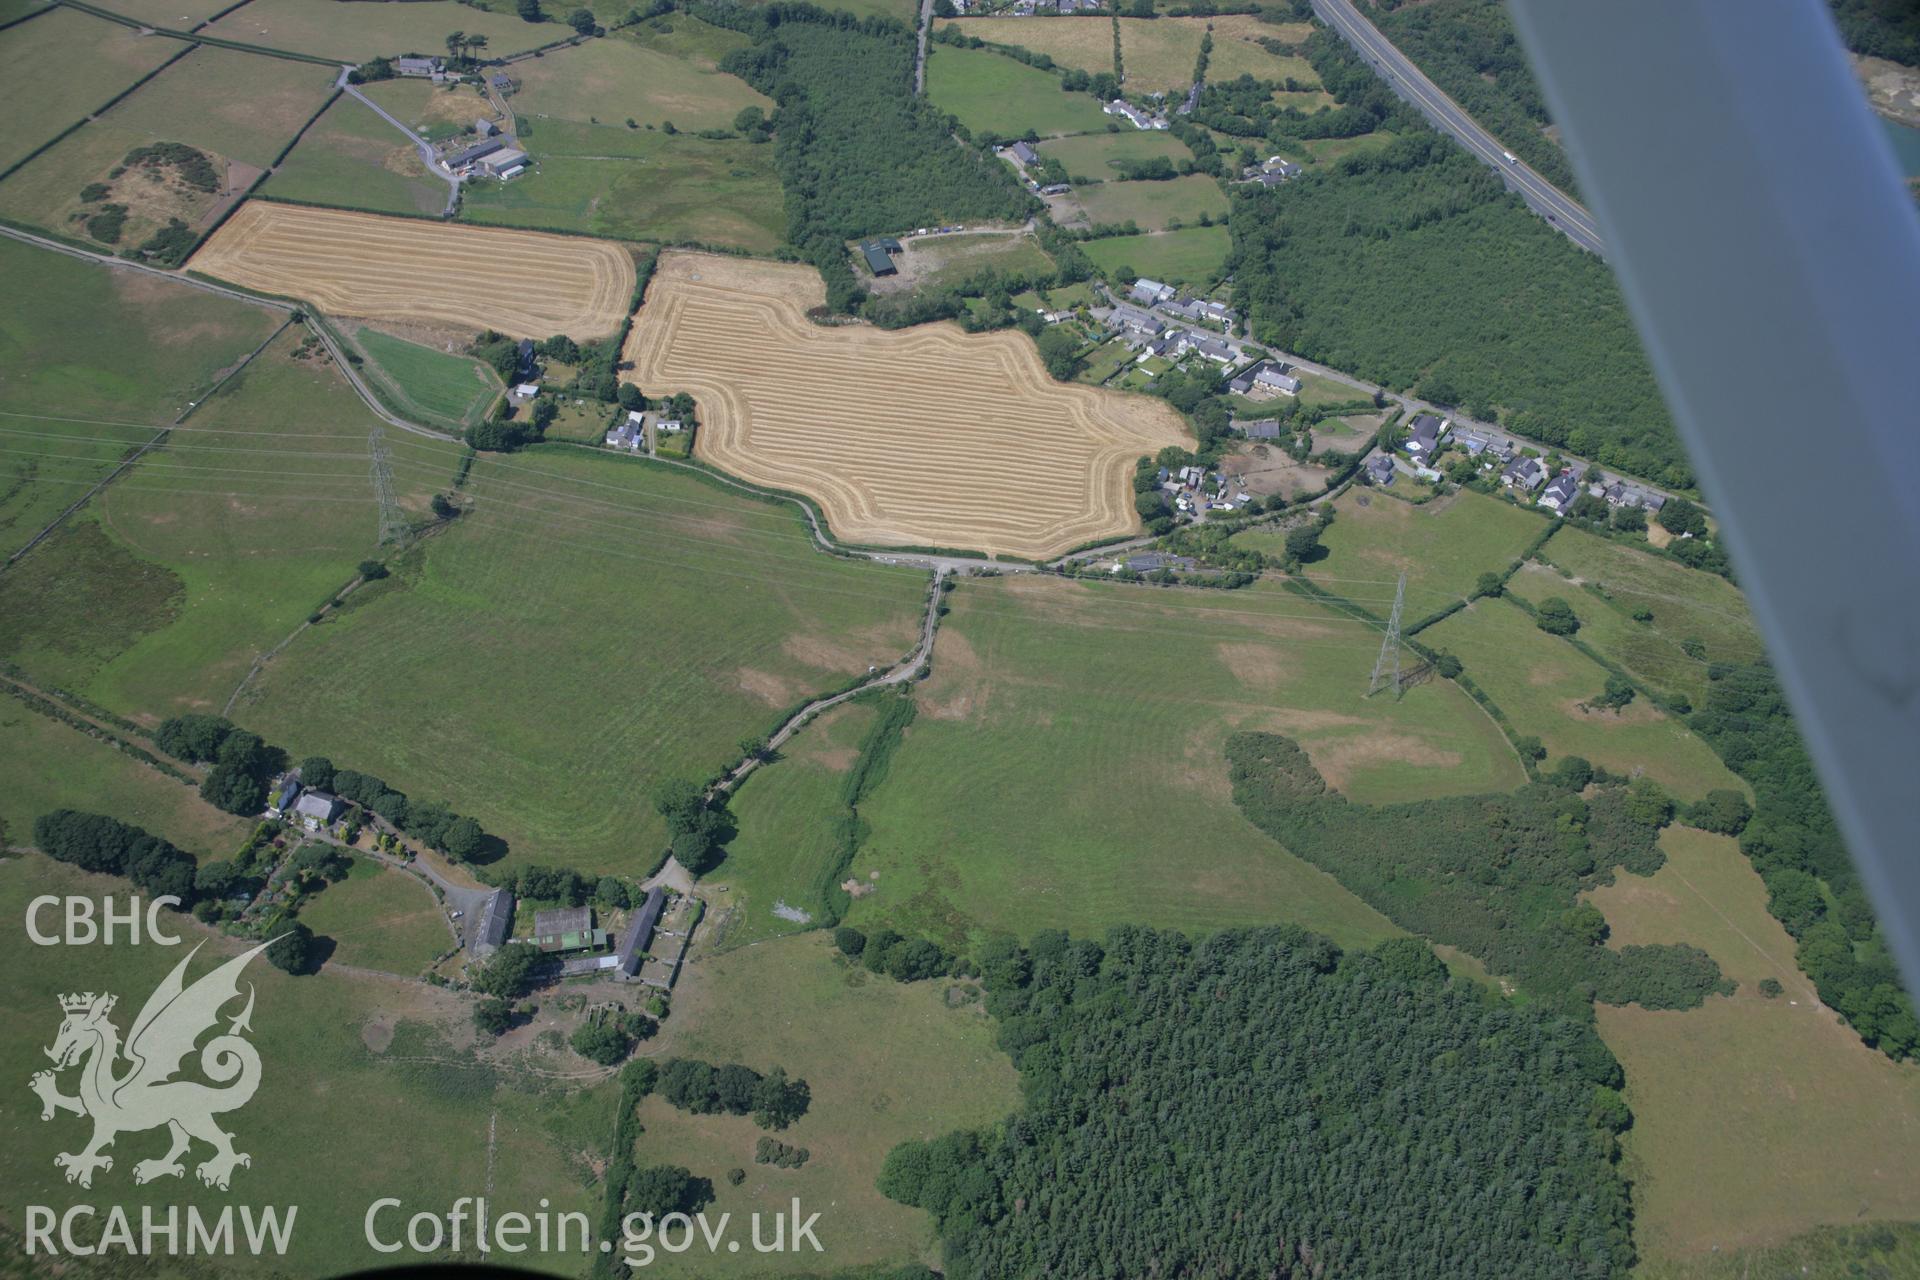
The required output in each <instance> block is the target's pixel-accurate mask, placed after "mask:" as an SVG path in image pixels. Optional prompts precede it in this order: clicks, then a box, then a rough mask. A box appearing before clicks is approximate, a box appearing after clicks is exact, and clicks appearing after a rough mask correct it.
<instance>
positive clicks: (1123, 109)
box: [1102, 98, 1167, 129]
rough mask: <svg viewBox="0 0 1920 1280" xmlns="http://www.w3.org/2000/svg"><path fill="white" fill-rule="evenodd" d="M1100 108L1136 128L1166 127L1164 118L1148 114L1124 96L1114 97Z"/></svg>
mask: <svg viewBox="0 0 1920 1280" xmlns="http://www.w3.org/2000/svg"><path fill="white" fill-rule="evenodd" d="M1102 110H1104V111H1105V112H1106V113H1107V114H1108V115H1110V116H1119V117H1120V118H1121V119H1123V120H1125V121H1126V122H1127V123H1128V124H1130V125H1132V126H1133V127H1134V128H1136V129H1164V128H1166V127H1167V122H1166V120H1165V119H1163V118H1162V117H1159V116H1150V115H1148V114H1147V113H1146V112H1144V111H1142V110H1141V109H1140V108H1138V107H1136V106H1134V105H1133V104H1132V103H1131V102H1128V101H1127V100H1126V99H1125V98H1115V99H1114V100H1113V101H1112V102H1109V103H1108V104H1107V105H1106V106H1105V107H1103V108H1102Z"/></svg>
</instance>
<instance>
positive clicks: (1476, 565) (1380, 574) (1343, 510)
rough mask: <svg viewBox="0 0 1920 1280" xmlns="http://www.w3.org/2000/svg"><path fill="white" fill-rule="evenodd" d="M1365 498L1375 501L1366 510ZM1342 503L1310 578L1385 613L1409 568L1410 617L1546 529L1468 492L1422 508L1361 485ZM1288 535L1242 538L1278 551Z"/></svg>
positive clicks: (1451, 595)
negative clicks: (1394, 591)
mask: <svg viewBox="0 0 1920 1280" xmlns="http://www.w3.org/2000/svg"><path fill="white" fill-rule="evenodd" d="M1363 498H1364V499H1368V501H1367V505H1366V506H1364V507H1363V506H1361V505H1360V502H1361V500H1362V499H1363ZM1337 507H1338V510H1339V514H1338V515H1337V516H1336V517H1335V518H1334V521H1333V524H1332V525H1331V526H1330V527H1329V528H1328V529H1327V531H1326V532H1325V533H1324V534H1322V535H1321V538H1320V542H1321V545H1322V546H1324V547H1326V549H1327V556H1326V558H1325V559H1324V560H1316V561H1314V562H1313V563H1312V564H1311V565H1309V566H1307V574H1308V576H1309V577H1311V578H1313V580H1314V581H1316V582H1318V583H1320V584H1321V585H1322V586H1324V587H1326V588H1327V590H1329V591H1332V592H1334V593H1335V594H1336V595H1343V596H1346V597H1347V598H1348V599H1349V600H1354V601H1357V602H1359V603H1361V604H1364V605H1365V606H1366V607H1367V608H1368V609H1369V610H1371V611H1372V612H1374V613H1377V614H1379V615H1380V616H1381V617H1385V616H1386V614H1387V611H1388V610H1389V609H1391V608H1392V606H1393V589H1394V581H1395V579H1397V578H1398V577H1399V575H1400V573H1401V571H1402V570H1405V571H1406V574H1407V613H1406V617H1407V621H1409V622H1413V621H1415V620H1417V619H1420V618H1423V617H1425V616H1426V615H1427V614H1429V613H1432V612H1434V611H1435V610H1436V609H1442V608H1445V607H1446V606H1447V605H1449V604H1451V603H1453V602H1454V601H1455V600H1459V599H1461V598H1462V597H1464V596H1466V595H1468V594H1470V593H1471V592H1472V591H1473V586H1474V581H1475V579H1477V578H1478V577H1479V576H1480V575H1481V574H1482V573H1485V572H1487V571H1488V570H1492V571H1493V572H1495V573H1504V572H1506V569H1507V566H1508V565H1510V564H1512V563H1513V562H1514V561H1515V560H1516V559H1518V558H1519V556H1520V553H1521V552H1522V551H1525V550H1526V549H1527V545H1528V544H1529V543H1531V542H1532V541H1533V540H1534V539H1535V538H1537V537H1539V536H1540V535H1541V534H1542V533H1544V532H1545V531H1546V526H1545V524H1544V523H1543V522H1542V521H1541V519H1540V517H1538V516H1536V515H1534V514H1533V513H1532V512H1529V511H1522V510H1521V509H1520V508H1518V507H1515V506H1510V505H1508V504H1506V503H1503V502H1496V501H1494V500H1493V499H1491V498H1487V497H1483V496H1481V495H1480V494H1477V493H1472V492H1469V491H1465V490H1462V491H1461V492H1460V493H1459V495H1458V496H1456V497H1453V498H1442V499H1440V500H1438V501H1435V502H1430V503H1425V504H1423V505H1421V506H1417V507H1416V506H1414V505H1413V504H1412V503H1410V502H1402V501H1399V500H1398V499H1396V498H1389V497H1386V496H1384V495H1381V494H1370V493H1368V492H1367V490H1365V489H1353V490H1349V491H1348V492H1347V493H1346V494H1345V495H1344V496H1343V497H1342V498H1341V499H1340V501H1339V502H1338V504H1337ZM1281 540H1282V539H1279V538H1278V537H1277V536H1276V535H1274V534H1271V533H1265V532H1262V533H1247V534H1242V535H1239V536H1238V537H1237V538H1236V539H1235V541H1238V542H1247V543H1250V544H1253V545H1256V546H1258V547H1259V548H1260V550H1262V551H1270V552H1272V553H1274V554H1276V555H1277V554H1279V552H1280V547H1279V545H1278V544H1279V542H1280V541H1281ZM1269 544H1271V545H1269Z"/></svg>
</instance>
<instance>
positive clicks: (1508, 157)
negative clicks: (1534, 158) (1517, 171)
mask: <svg viewBox="0 0 1920 1280" xmlns="http://www.w3.org/2000/svg"><path fill="white" fill-rule="evenodd" d="M1500 157H1501V159H1503V160H1505V161H1506V162H1507V163H1508V164H1519V163H1520V157H1519V156H1516V155H1515V154H1513V152H1511V151H1502V152H1501V153H1500Z"/></svg>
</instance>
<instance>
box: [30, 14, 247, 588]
mask: <svg viewBox="0 0 1920 1280" xmlns="http://www.w3.org/2000/svg"><path fill="white" fill-rule="evenodd" d="M34 21H35V22H40V21H44V19H40V18H36V19H34ZM4 186H5V184H0V190H3V189H4ZM0 279H4V280H5V281H6V283H7V287H6V288H4V289H0V441H5V442H6V444H5V448H6V450H7V452H6V453H4V454H0V549H4V551H5V552H6V554H9V555H10V554H12V552H13V551H14V550H15V549H17V548H18V547H20V546H22V545H24V544H25V543H26V542H27V541H28V540H29V539H30V538H32V537H33V536H34V534H36V533H38V532H39V531H40V530H41V529H42V528H44V527H45V526H46V525H47V524H48V522H50V521H51V520H53V519H54V517H56V516H58V515H59V514H60V513H61V512H62V511H64V510H65V509H66V508H67V507H68V506H69V505H71V504H72V503H74V502H75V501H77V500H78V499H79V498H80V496H81V495H82V494H84V493H85V492H86V491H87V490H88V489H89V488H90V487H92V486H93V485H94V484H95V483H96V482H98V481H99V480H100V479H101V478H102V477H104V476H105V475H106V474H107V473H108V472H109V471H111V470H112V469H113V467H114V466H115V465H116V464H117V463H118V462H119V461H120V459H121V458H122V457H124V456H126V454H127V453H128V452H129V451H130V450H131V449H133V448H134V447H136V446H137V445H139V444H141V443H144V442H146V441H148V440H151V439H152V438H153V436H154V434H155V433H156V432H157V431H158V430H159V428H160V427H162V426H164V425H165V424H167V423H168V422H171V421H172V420H173V419H174V417H175V416H176V415H177V414H178V413H179V412H180V411H181V410H182V409H184V408H186V406H187V404H188V402H190V401H192V400H194V399H196V398H198V397H200V396H203V395H205V394H206V392H207V390H208V388H209V387H211V386H212V385H213V384H214V383H215V382H216V381H217V380H218V379H219V376H220V373H221V371H222V370H223V369H225V368H227V367H228V366H230V365H232V364H233V363H235V362H236V361H238V360H239V359H240V358H241V357H242V356H244V355H245V354H246V353H247V352H249V351H251V350H253V348H254V347H256V346H258V345H259V344H260V343H261V342H262V341H264V340H265V339H266V337H267V335H268V334H270V333H272V332H273V330H274V326H275V325H277V324H278V323H279V321H280V317H279V316H278V315H276V313H274V312H271V311H269V310H267V309H266V308H264V307H256V306H251V305H249V304H247V303H243V302H236V301H234V300H233V299H231V298H223V297H220V296H218V295H215V294H210V293H206V292H204V291H202V290H199V289H193V288H189V287H187V286H184V285H178V284H174V283H172V282H170V281H166V280H162V279H160V278H158V277H156V276H151V275H145V274H137V273H134V272H130V271H112V270H106V269H103V268H101V267H98V266H95V265H93V264H91V263H87V262H81V261H78V260H76V259H73V258H70V257H67V256H66V255H65V254H60V253H54V252H51V251H49V250H45V249H40V248H36V247H34V246H31V245H25V244H20V243H18V242H17V241H13V240H0ZM26 564H27V562H25V561H23V562H22V565H21V567H22V568H24V567H25V566H26ZM10 572H12V571H10Z"/></svg>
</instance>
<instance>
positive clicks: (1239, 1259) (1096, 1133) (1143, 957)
mask: <svg viewBox="0 0 1920 1280" xmlns="http://www.w3.org/2000/svg"><path fill="white" fill-rule="evenodd" d="M986 975H987V983H988V989H989V1002H988V1007H989V1009H991V1010H992V1011H993V1012H994V1013H995V1014H996V1015H997V1016H998V1017H999V1018H1000V1020H1001V1027H1000V1043H1001V1046H1002V1047H1003V1048H1005V1049H1006V1050H1007V1051H1008V1052H1009V1053H1010V1054H1012V1055H1013V1058H1014V1061H1015V1063H1016V1065H1017V1066H1018V1067H1019V1069H1020V1076H1021V1088H1022V1092H1023V1094H1024V1095H1025V1103H1024V1105H1023V1106H1022V1108H1021V1110H1020V1111H1019V1112H1018V1113H1016V1114H1015V1115H1014V1116H1012V1117H1011V1118H1010V1119H1009V1120H1007V1121H1006V1122H1005V1123H1004V1124H1003V1125H1001V1126H999V1127H998V1128H996V1129H994V1130H991V1131H987V1132H978V1133H976V1132H961V1133H955V1134H950V1135H947V1136H945V1137H942V1138H937V1139H935V1140H933V1141H931V1142H908V1143H906V1144H904V1145H902V1146H900V1147H897V1148H895V1149H894V1151H893V1152H892V1154H891V1155H889V1156H888V1158H887V1162H886V1165H885V1168H884V1169H883V1171H882V1173H881V1177H880V1189H881V1190H882V1191H884V1192H885V1193H886V1194H887V1195H889V1196H891V1197H893V1198H894V1199H896V1200H900V1201H903V1202H905V1203H907V1204H913V1205H918V1206H921V1207H923V1208H926V1209H929V1210H931V1211H932V1212H933V1214H934V1215H935V1218H936V1220H937V1221H938V1223H939V1229H940V1234H941V1238H942V1241H943V1243H944V1245H945V1251H946V1269H947V1271H946V1273H947V1275H949V1276H951V1277H956V1278H960V1277H964V1278H972V1277H985V1276H1123V1275H1124V1276H1145V1275H1159V1276H1191V1277H1199V1276H1266V1277H1275V1278H1280V1280H1289V1278H1297V1277H1308V1276H1314V1277H1318V1276H1342V1277H1348V1278H1349V1280H1361V1278H1365V1277H1382V1278H1385V1277H1393V1278H1395V1280H1398V1278H1400V1277H1406V1276H1423V1277H1443V1276H1499V1277H1502V1278H1503V1280H1529V1278H1532V1277H1539V1278H1541V1280H1545V1278H1547V1277H1551V1278H1552V1280H1577V1278H1580V1277H1603V1276H1618V1275H1623V1274H1624V1273H1625V1272H1626V1269H1627V1268H1628V1266H1629V1265H1630V1264H1631V1263H1632V1260H1633V1255H1632V1246H1631V1241H1630V1223H1629V1216H1630V1209H1629V1206H1628V1200H1627V1192H1626V1185H1625V1183H1624V1182H1623V1181H1622V1180H1621V1179H1620V1177H1619V1176H1618V1174H1617V1173H1616V1171H1615V1168H1614V1164H1613V1162H1614V1160H1615V1158H1616V1154H1617V1149H1616V1145H1615V1134H1616V1133H1617V1132H1618V1131H1619V1130H1620V1129H1622V1128H1624V1127H1625V1126H1626V1125H1627V1124H1628V1123H1629V1121H1630V1116H1629V1115H1628V1113H1627V1110H1626V1108H1625V1106H1624V1105H1623V1104H1622V1103H1621V1100H1620V1098H1619V1096H1618V1095H1617V1094H1616V1093H1615V1092H1614V1090H1615V1089H1617V1088H1618V1087H1619V1085H1620V1083H1621V1074H1620V1068H1619V1066H1618V1064H1617V1063H1616V1062H1615V1061H1614V1060H1613V1057H1612V1055H1610V1054H1609V1053H1608V1052H1607V1050H1606V1047H1605V1046H1604V1045H1602V1044H1601V1043H1600V1041H1599V1039H1598V1037H1597V1036H1595V1035H1594V1034H1593V1032H1592V1031H1591V1030H1590V1029H1589V1028H1587V1027H1585V1026H1582V1025H1581V1024H1580V1023H1578V1022H1576V1021H1574V1020H1572V1019H1568V1018H1562V1017H1558V1016H1556V1015H1554V1014H1552V1013H1549V1012H1547V1011H1545V1010H1543V1009H1541V1008H1539V1007H1538V1006H1533V1007H1522V1006H1516V1005H1513V1004H1510V1003H1507V1002H1503V1001H1499V1000H1496V999H1494V998H1492V997H1490V996H1489V995H1487V994H1486V993H1485V992H1484V991H1483V990H1481V989H1478V988H1476V987H1473V986H1471V985H1470V984H1463V983H1457V982H1449V981H1448V978H1447V972H1446V970H1445V968H1444V967H1442V966H1441V964H1440V962H1439V961H1438V960H1437V959H1435V957H1434V955H1433V953H1432V952H1431V951H1430V950H1429V949H1428V948H1427V946H1426V944H1424V943H1422V942H1419V941H1417V940H1414V939H1406V938H1402V939H1395V940H1393V941H1390V942H1386V943H1383V944H1382V945H1381V946H1380V947H1379V948H1377V949H1376V950H1374V951H1373V952H1360V953H1348V954H1342V953H1341V952H1340V950H1339V949H1338V948H1337V947H1335V946H1334V945H1333V944H1332V943H1330V942H1328V941H1326V940H1325V939H1323V938H1319V937H1316V936H1315V935H1312V934H1309V933H1306V932H1303V931H1301V930H1298V929H1292V928H1271V929H1255V930H1232V931H1227V932H1223V933H1218V934H1214V935H1212V936H1211V937H1209V938H1207V939H1205V940H1203V941H1200V942H1195V941H1193V940H1191V939H1189V938H1187V937H1186V936H1184V935H1182V934H1179V933H1174V932H1170V931H1169V932H1164V933H1162V932H1154V931H1151V930H1146V929H1140V928H1134V927H1124V928H1120V929H1116V930H1114V931H1113V932H1112V933H1110V934H1109V935H1108V936H1107V939H1106V943H1105V945H1104V946H1101V945H1099V944H1096V943H1093V942H1091V941H1086V940H1082V941H1072V940H1070V939H1068V938H1067V936H1066V935H1064V934H1060V933H1052V934H1043V935H1039V936H1036V937H1035V938H1034V940H1033V943H1032V946H1031V947H1030V948H1029V949H1026V950H1019V949H1015V948H1010V947H1009V948H1005V949H1003V950H1002V952H1001V954H1000V955H998V956H997V957H995V958H994V959H992V960H991V961H990V962H989V963H988V965H987V966H986Z"/></svg>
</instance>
